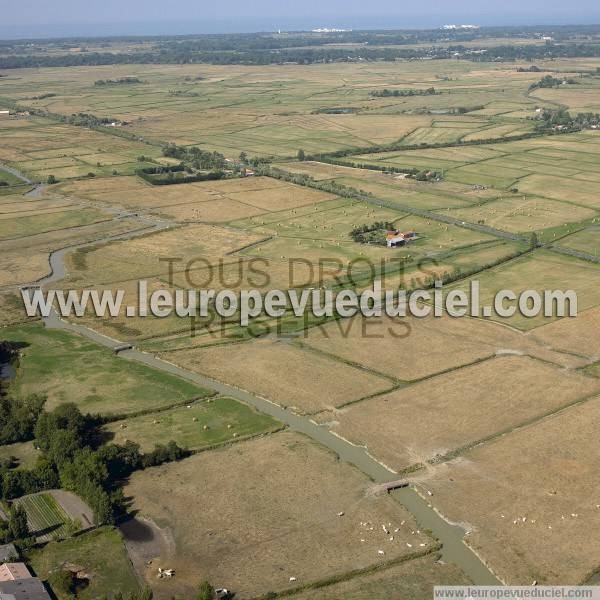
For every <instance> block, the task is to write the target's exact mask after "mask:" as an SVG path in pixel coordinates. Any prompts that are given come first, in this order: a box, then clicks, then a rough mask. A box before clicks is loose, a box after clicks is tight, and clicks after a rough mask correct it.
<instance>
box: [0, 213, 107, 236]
mask: <svg viewBox="0 0 600 600" xmlns="http://www.w3.org/2000/svg"><path fill="white" fill-rule="evenodd" d="M110 219H112V216H111V215H108V214H107V213H105V212H103V211H100V210H97V209H94V208H76V209H75V208H73V207H70V206H67V207H62V208H60V207H59V208H55V209H49V210H46V211H44V210H41V211H39V212H37V211H36V212H33V213H30V212H27V213H24V214H23V213H16V214H15V213H10V214H7V215H0V240H8V239H15V238H20V237H29V236H34V235H37V234H41V233H47V232H52V231H59V230H60V231H67V230H69V229H72V228H73V229H77V228H79V227H82V226H85V225H91V224H93V223H99V222H101V221H107V220H110Z"/></svg>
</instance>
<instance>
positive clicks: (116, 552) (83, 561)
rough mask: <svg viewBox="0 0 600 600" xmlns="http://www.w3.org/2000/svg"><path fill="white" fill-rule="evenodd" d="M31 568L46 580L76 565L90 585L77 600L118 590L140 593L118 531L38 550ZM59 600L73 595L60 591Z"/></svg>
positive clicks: (103, 530) (108, 530) (105, 529)
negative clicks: (84, 574)
mask: <svg viewBox="0 0 600 600" xmlns="http://www.w3.org/2000/svg"><path fill="white" fill-rule="evenodd" d="M31 564H32V566H33V568H34V569H35V572H36V573H37V575H38V576H39V577H42V578H43V579H47V578H48V577H49V576H50V575H51V574H52V573H54V572H56V571H58V570H60V569H63V568H66V566H67V565H76V566H78V567H81V570H82V571H83V572H85V573H86V575H87V576H88V585H87V586H86V587H85V588H83V589H81V590H80V591H79V592H78V594H77V595H78V597H80V598H84V599H89V600H91V599H92V598H98V597H101V596H104V595H108V594H110V593H112V592H113V591H114V590H115V589H119V591H121V592H122V593H124V594H126V593H129V592H134V591H135V590H136V589H137V585H138V584H137V579H136V576H135V573H134V572H133V569H132V567H131V563H130V561H129V557H128V556H127V552H126V551H125V546H124V544H123V539H122V537H121V535H120V534H119V532H118V530H116V529H114V528H112V527H102V528H100V529H96V530H94V531H90V532H87V533H84V534H82V535H80V536H77V537H74V538H72V539H68V540H64V541H61V542H50V543H49V544H46V545H45V546H44V547H43V548H40V549H36V550H35V551H34V552H33V553H32V555H31ZM57 592H58V598H59V600H67V598H69V596H70V595H67V594H64V592H61V591H60V590H57Z"/></svg>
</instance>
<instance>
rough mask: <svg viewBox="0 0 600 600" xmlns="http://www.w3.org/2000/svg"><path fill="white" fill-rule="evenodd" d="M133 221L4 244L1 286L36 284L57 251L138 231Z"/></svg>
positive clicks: (0, 252) (1, 245)
mask: <svg viewBox="0 0 600 600" xmlns="http://www.w3.org/2000/svg"><path fill="white" fill-rule="evenodd" d="M138 227H139V225H138V224H137V223H136V222H135V221H134V220H132V219H119V220H117V221H115V220H109V221H103V222H100V223H92V224H90V225H87V226H84V227H77V228H74V229H64V230H61V229H59V230H56V231H50V232H46V233H40V234H36V235H30V236H28V237H27V238H14V239H9V240H2V241H0V286H4V285H22V284H25V283H31V282H34V281H36V280H38V279H40V278H41V277H43V276H45V275H47V274H48V273H49V271H50V266H49V263H48V260H49V255H50V253H51V252H52V251H53V250H57V249H59V248H64V247H65V246H69V245H72V244H78V243H82V242H86V241H93V240H96V239H102V238H104V237H106V236H107V235H115V234H118V233H122V232H125V231H130V230H133V229H136V228H138Z"/></svg>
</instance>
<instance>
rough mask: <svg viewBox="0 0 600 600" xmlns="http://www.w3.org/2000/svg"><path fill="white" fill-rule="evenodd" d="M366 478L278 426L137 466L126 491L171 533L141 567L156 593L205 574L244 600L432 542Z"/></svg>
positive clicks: (183, 586)
mask: <svg viewBox="0 0 600 600" xmlns="http://www.w3.org/2000/svg"><path fill="white" fill-rule="evenodd" d="M368 485H369V483H368V481H367V480H366V479H365V478H364V477H363V476H362V475H361V474H360V473H359V472H358V471H357V470H355V469H354V468H353V467H351V466H349V465H348V464H346V463H344V462H341V461H339V460H337V459H336V458H335V456H334V455H333V454H330V453H328V452H327V451H325V450H323V449H321V448H320V447H319V446H317V445H315V444H314V443H313V442H311V441H309V440H307V438H305V437H303V436H300V435H298V434H295V433H288V432H283V433H277V434H273V435H269V436H267V437H264V438H261V439H256V440H252V441H248V442H243V443H240V444H236V445H234V446H232V447H229V448H226V449H223V450H217V451H215V452H210V453H201V454H198V455H196V456H193V457H191V458H188V459H185V460H184V461H181V462H178V463H173V464H170V465H166V466H163V467H161V468H160V469H147V470H146V471H143V472H138V473H135V474H134V475H133V476H132V477H131V480H130V482H129V484H128V485H127V486H126V488H125V495H126V496H131V497H133V498H134V499H135V500H134V509H135V510H137V511H139V512H138V516H139V517H143V518H149V519H152V520H153V521H154V522H155V523H156V524H157V525H159V526H160V527H161V529H162V530H163V532H164V534H165V535H168V536H169V537H171V538H172V540H173V544H172V546H174V547H172V548H170V549H168V548H165V550H164V551H163V553H162V554H161V555H160V556H159V557H156V558H155V559H154V560H153V561H152V565H151V566H149V567H146V579H147V582H148V584H149V585H150V586H152V588H153V590H154V592H155V594H156V595H157V596H158V597H159V598H171V597H173V595H177V596H183V597H192V596H193V594H194V592H195V591H196V590H197V586H198V581H201V580H203V579H209V580H210V581H213V582H215V583H216V584H217V585H227V587H230V588H232V589H234V590H235V592H236V598H238V597H239V598H240V600H243V599H248V598H253V597H256V596H259V595H262V594H265V593H267V592H269V591H283V590H285V589H289V588H293V587H297V586H299V585H303V584H307V583H310V582H313V581H317V580H320V579H323V578H326V577H332V576H334V575H340V574H343V573H346V572H348V571H351V570H353V569H357V568H366V567H369V566H373V565H377V564H380V563H383V562H385V561H389V560H392V559H395V558H399V557H402V556H406V555H407V554H410V553H413V552H419V551H425V550H426V549H427V548H428V547H430V545H431V544H432V542H431V541H430V540H429V538H427V537H426V536H425V534H423V533H421V534H418V533H416V529H417V527H416V525H415V523H414V521H412V519H411V518H410V516H409V515H408V514H407V512H406V510H405V509H404V508H403V507H402V506H401V505H400V504H397V503H396V502H395V501H394V500H392V498H390V497H389V496H385V495H383V496H373V495H370V494H367V493H366V492H367V487H368ZM242 491H243V492H242ZM200 499H201V500H200ZM224 499H226V502H225V501H224ZM340 512H343V513H344V514H343V516H338V513H340ZM365 524H366V525H365ZM382 525H384V526H385V527H386V528H387V529H388V531H391V535H390V534H386V533H385V532H384V531H383V528H382ZM371 528H372V529H371ZM396 529H397V531H396ZM412 532H415V533H414V534H413V533H412ZM390 537H393V540H390ZM361 539H363V540H364V542H361ZM409 545H410V546H409ZM379 550H383V552H384V554H383V555H381V554H379ZM257 557H260V559H259V560H257ZM169 565H175V566H176V567H175V568H176V572H177V576H176V577H175V578H173V580H169V581H165V580H158V579H157V578H156V569H157V567H158V566H163V567H169ZM290 578H295V581H294V580H292V581H290ZM221 582H223V583H221Z"/></svg>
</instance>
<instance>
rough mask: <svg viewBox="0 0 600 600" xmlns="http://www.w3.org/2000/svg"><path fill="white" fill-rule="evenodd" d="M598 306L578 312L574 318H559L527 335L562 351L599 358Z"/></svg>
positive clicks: (599, 323)
mask: <svg viewBox="0 0 600 600" xmlns="http://www.w3.org/2000/svg"><path fill="white" fill-rule="evenodd" d="M599 328H600V307H595V308H590V309H588V310H584V311H582V312H580V313H579V314H578V315H577V317H575V318H565V319H559V320H558V321H555V322H554V323H550V324H548V325H544V326H543V327H538V328H537V329H535V330H534V331H532V332H531V333H530V334H529V336H530V337H531V339H533V340H536V341H538V342H541V343H543V344H546V345H547V346H549V347H551V348H555V349H556V350H560V351H562V352H572V353H573V354H577V355H582V356H587V357H589V358H590V359H591V360H600V336H598V335H595V333H594V332H597V331H600V329H599Z"/></svg>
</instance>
